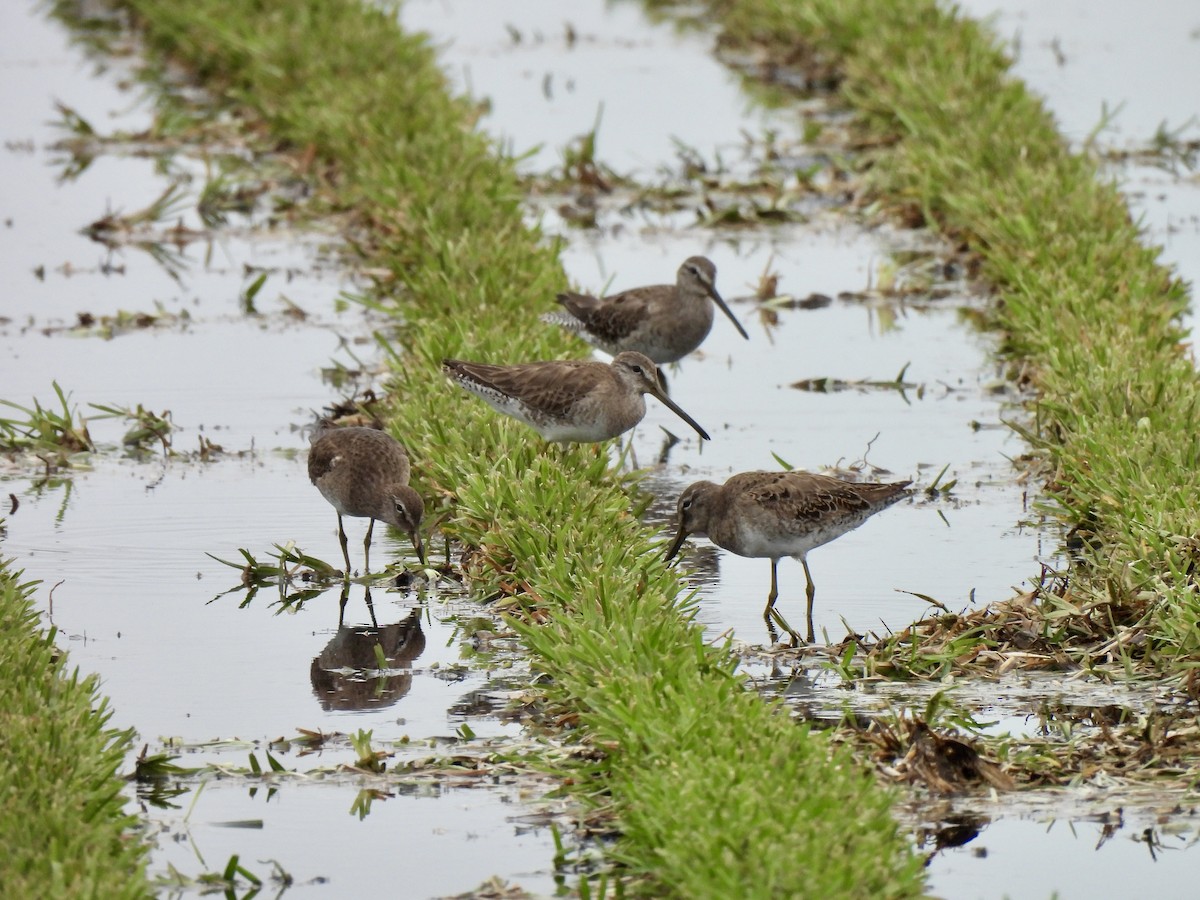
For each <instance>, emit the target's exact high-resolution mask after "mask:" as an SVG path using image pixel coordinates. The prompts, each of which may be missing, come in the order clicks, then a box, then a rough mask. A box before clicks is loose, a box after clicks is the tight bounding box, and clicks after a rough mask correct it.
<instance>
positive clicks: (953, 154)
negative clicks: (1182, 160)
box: [709, 0, 1200, 681]
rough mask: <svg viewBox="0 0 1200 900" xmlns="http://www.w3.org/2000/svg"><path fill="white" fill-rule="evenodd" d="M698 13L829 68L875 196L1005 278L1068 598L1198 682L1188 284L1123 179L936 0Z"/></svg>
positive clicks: (818, 1)
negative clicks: (1031, 391)
mask: <svg viewBox="0 0 1200 900" xmlns="http://www.w3.org/2000/svg"><path fill="white" fill-rule="evenodd" d="M709 8H710V13H711V15H712V16H713V17H715V18H717V19H719V20H720V21H721V23H722V24H723V27H724V29H725V31H724V35H723V41H724V42H725V43H727V44H732V45H735V46H739V47H745V46H748V45H754V46H756V47H757V48H758V49H759V51H760V52H763V51H765V52H767V53H769V54H772V55H773V56H775V57H776V58H778V59H781V60H785V61H789V62H792V63H798V64H800V65H802V66H804V67H806V68H809V69H811V70H812V71H814V72H816V73H822V74H827V73H828V72H830V71H833V72H836V73H837V76H836V77H837V80H838V82H839V86H840V90H841V92H842V93H843V94H844V96H845V97H846V98H847V99H848V100H849V102H850V103H851V104H852V105H853V106H854V107H856V108H857V110H858V111H859V113H860V114H861V121H862V123H863V125H864V127H865V128H866V129H867V130H868V132H869V137H868V138H867V139H866V140H864V144H866V145H884V146H886V148H887V149H886V150H885V151H883V152H879V153H877V154H874V155H873V156H871V157H870V164H871V168H870V171H869V173H868V178H869V181H870V184H871V186H872V188H873V190H874V192H875V195H876V197H877V198H878V199H879V200H880V201H881V203H882V204H883V205H884V206H888V207H891V208H893V209H895V210H896V211H898V212H900V213H901V214H902V215H903V217H904V218H905V219H906V220H909V221H911V220H914V219H917V220H920V219H924V220H925V221H927V222H929V223H930V224H932V225H934V226H936V227H938V228H940V229H941V230H942V231H944V232H945V233H946V234H948V235H949V236H950V237H951V238H952V239H954V240H956V241H959V242H962V243H965V244H966V245H968V246H969V247H970V248H971V249H972V250H973V251H975V252H977V253H978V254H979V255H980V257H981V258H982V261H983V266H982V274H983V276H984V277H986V278H987V279H989V280H990V281H992V282H993V283H994V284H995V285H996V286H997V287H998V289H999V296H998V298H997V302H996V303H995V304H994V306H993V309H992V316H991V318H992V324H993V325H994V326H995V327H996V328H997V329H999V330H1001V331H1002V332H1003V333H1004V335H1005V340H1004V345H1003V350H1004V352H1005V353H1006V354H1007V355H1008V356H1010V357H1011V358H1013V359H1015V360H1019V361H1020V363H1021V372H1022V374H1023V376H1024V377H1027V378H1029V379H1030V380H1031V382H1032V384H1033V386H1034V387H1036V389H1037V393H1038V399H1037V401H1036V402H1035V403H1034V404H1033V406H1032V410H1031V416H1030V419H1031V421H1028V422H1027V423H1025V424H1023V425H1020V426H1018V427H1019V430H1021V431H1022V433H1023V434H1025V435H1026V436H1027V437H1028V439H1029V440H1030V441H1031V442H1032V443H1033V444H1034V445H1035V446H1036V447H1039V448H1041V449H1043V450H1044V451H1046V452H1047V453H1048V456H1049V458H1050V460H1051V464H1052V467H1051V474H1050V477H1049V497H1050V499H1051V501H1052V503H1053V511H1054V512H1055V513H1056V514H1057V515H1058V516H1059V517H1060V518H1061V519H1062V520H1063V521H1064V522H1065V523H1067V524H1068V525H1069V526H1072V527H1074V528H1076V529H1077V530H1078V531H1079V533H1080V534H1081V535H1082V536H1083V538H1084V541H1083V545H1082V548H1081V550H1080V558H1079V560H1078V563H1077V564H1076V565H1075V566H1074V567H1073V570H1072V573H1071V576H1072V578H1071V583H1070V588H1069V591H1068V596H1067V600H1068V601H1069V603H1071V604H1073V605H1074V606H1075V607H1077V608H1079V609H1081V610H1084V611H1085V613H1086V615H1087V616H1089V617H1090V618H1092V619H1097V618H1103V619H1105V620H1106V621H1108V622H1109V623H1110V632H1111V634H1110V636H1111V635H1120V634H1121V633H1122V632H1128V633H1129V635H1130V636H1133V635H1137V636H1138V637H1137V639H1136V640H1134V639H1131V640H1129V641H1126V642H1125V643H1126V644H1127V645H1128V646H1129V647H1131V648H1135V649H1132V650H1130V652H1129V653H1127V654H1125V655H1123V657H1122V660H1121V662H1122V663H1125V664H1132V665H1133V666H1134V667H1135V668H1140V669H1142V670H1143V671H1145V670H1149V671H1153V672H1169V673H1173V674H1176V675H1188V676H1189V677H1190V678H1191V680H1193V681H1195V680H1196V679H1195V677H1194V673H1195V672H1196V670H1197V668H1198V667H1200V591H1198V589H1197V582H1196V576H1195V569H1196V562H1197V559H1198V551H1197V547H1198V546H1200V543H1198V538H1197V535H1198V532H1200V529H1198V526H1197V519H1196V513H1195V496H1196V494H1197V490H1198V489H1200V433H1198V430H1197V428H1196V420H1197V408H1198V402H1200V382H1198V380H1197V377H1196V372H1195V368H1194V362H1193V360H1192V358H1191V356H1190V354H1189V353H1188V352H1187V351H1186V349H1185V348H1184V346H1183V345H1182V344H1181V340H1182V339H1183V338H1184V332H1183V330H1182V327H1181V323H1180V315H1181V314H1182V313H1183V312H1184V310H1185V309H1186V306H1187V302H1188V295H1187V288H1186V285H1184V284H1183V283H1182V282H1181V281H1180V280H1179V279H1177V278H1175V277H1173V276H1172V275H1171V273H1170V272H1168V271H1167V270H1165V269H1164V268H1163V267H1162V266H1160V265H1158V264H1157V262H1156V258H1157V256H1158V254H1159V248H1157V247H1153V246H1147V245H1145V244H1144V243H1143V242H1142V238H1143V234H1142V232H1141V229H1140V228H1139V226H1138V224H1137V223H1135V222H1133V221H1132V220H1131V218H1130V215H1129V211H1128V209H1127V207H1126V205H1125V202H1124V200H1123V198H1122V197H1121V195H1120V193H1119V191H1118V190H1117V188H1116V186H1115V185H1113V184H1111V183H1110V182H1109V181H1108V180H1107V179H1105V178H1103V177H1102V176H1101V174H1100V172H1099V170H1098V164H1097V162H1096V161H1095V159H1094V158H1093V157H1092V156H1091V155H1089V154H1088V153H1086V152H1085V153H1073V152H1072V151H1071V149H1070V148H1069V147H1068V146H1067V145H1066V142H1065V141H1064V140H1063V138H1062V137H1061V136H1060V135H1059V134H1058V132H1057V131H1056V129H1055V126H1054V122H1053V120H1052V118H1051V116H1050V115H1049V113H1047V111H1046V110H1045V108H1044V107H1043V105H1042V103H1041V101H1040V100H1039V99H1037V98H1036V97H1034V96H1033V95H1031V94H1030V93H1029V92H1028V91H1027V90H1026V88H1025V87H1024V85H1023V84H1022V83H1021V82H1019V81H1018V80H1016V79H1014V78H1013V77H1011V75H1010V74H1009V72H1008V69H1009V64H1010V63H1009V60H1008V58H1007V57H1006V56H1005V54H1004V52H1003V51H1002V50H1001V49H999V45H998V43H997V41H996V39H995V37H994V36H993V35H992V34H991V33H990V32H989V31H988V30H987V29H986V28H985V27H984V26H982V25H980V24H978V23H976V22H973V21H971V20H969V19H966V18H964V17H963V16H962V15H961V14H960V13H958V12H957V11H955V10H953V9H948V8H946V7H945V6H944V5H943V4H939V3H936V2H933V0H898V2H897V0H739V2H737V3H733V2H730V0H715V2H713V3H711V4H709ZM1046 599H1047V600H1050V599H1051V598H1046ZM1052 611H1053V612H1054V614H1055V617H1058V616H1059V614H1061V604H1060V603H1058V599H1057V598H1054V599H1053V602H1052ZM1047 627H1049V626H1047ZM1143 636H1144V637H1145V638H1148V640H1143V639H1142V637H1143Z"/></svg>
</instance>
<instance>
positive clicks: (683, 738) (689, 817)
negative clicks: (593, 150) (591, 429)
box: [124, 0, 923, 897]
mask: <svg viewBox="0 0 1200 900" xmlns="http://www.w3.org/2000/svg"><path fill="white" fill-rule="evenodd" d="M124 5H125V6H127V7H128V8H130V9H133V10H135V11H136V13H137V15H138V17H139V22H140V24H141V27H142V28H143V30H144V33H145V35H146V39H147V41H148V42H149V44H150V46H152V47H153V48H156V49H158V50H160V51H163V52H165V53H168V54H170V55H171V56H172V57H174V58H175V59H177V60H180V61H183V62H184V63H185V64H187V65H188V66H190V67H191V68H192V69H193V70H194V71H196V72H198V73H199V74H200V75H201V76H202V77H203V78H204V79H205V82H206V84H207V86H208V87H209V88H210V89H211V90H213V91H215V92H218V93H221V94H223V95H224V96H225V97H227V98H228V99H230V100H231V101H234V102H236V103H238V104H241V105H244V106H246V107H248V108H250V109H251V110H252V111H253V112H254V113H255V114H256V115H257V116H258V117H260V118H261V119H263V120H264V121H265V122H266V124H267V126H268V128H269V130H270V133H271V135H272V136H273V137H274V139H276V140H278V141H279V142H280V143H281V144H283V145H285V146H292V147H294V148H297V149H298V150H299V151H300V152H304V151H305V150H308V151H309V152H311V153H312V154H313V156H314V158H315V160H316V164H317V165H319V166H321V167H322V169H323V170H326V171H328V172H329V173H330V183H331V188H332V189H333V190H335V191H336V193H335V197H336V201H335V202H337V203H338V204H340V205H344V206H346V207H347V208H349V209H352V210H353V211H354V213H355V214H356V216H357V221H358V229H359V230H358V231H357V232H356V240H357V246H358V248H359V251H360V252H361V253H362V254H363V256H364V258H365V259H366V261H367V263H368V265H369V266H370V267H371V268H372V269H378V268H387V269H389V270H390V271H391V272H393V273H394V274H395V281H394V282H390V283H388V284H386V285H383V286H381V287H380V288H379V289H378V290H377V291H376V292H374V293H373V294H372V296H371V297H370V298H369V299H370V302H371V303H373V304H374V305H377V306H379V307H381V308H384V309H390V310H393V311H394V312H395V314H396V317H397V322H398V332H399V338H398V340H397V345H398V346H400V347H402V348H403V349H402V350H398V351H392V354H391V359H392V363H393V367H394V378H393V380H392V383H391V385H390V386H391V388H392V396H393V398H394V409H393V413H394V421H393V423H392V427H393V430H394V431H395V433H396V434H397V435H398V436H399V437H401V439H402V440H404V441H405V443H406V444H407V445H408V447H409V448H410V450H411V451H412V452H413V455H414V456H415V458H416V460H417V477H418V480H419V481H420V482H421V485H422V487H423V489H424V491H425V493H426V496H427V497H428V498H430V501H431V502H436V498H437V497H439V496H441V497H445V498H447V499H448V500H449V501H451V502H452V508H453V517H452V518H451V520H450V521H449V523H448V525H447V528H448V529H450V530H452V531H454V532H455V533H456V534H457V535H458V536H460V537H461V538H462V539H463V540H465V541H466V542H468V543H469V544H472V545H474V546H476V547H478V548H479V549H480V551H481V552H480V553H479V554H478V556H477V559H478V560H479V564H478V565H477V566H476V568H475V571H476V572H477V575H478V577H479V578H480V580H481V581H482V582H484V584H485V586H486V587H487V588H489V589H494V590H497V591H501V592H506V593H516V594H517V595H518V596H519V597H520V598H521V602H523V603H525V604H527V605H528V607H529V614H530V617H529V619H528V621H527V623H526V624H525V626H524V627H523V632H524V634H525V637H526V640H527V641H528V643H529V646H530V647H531V649H532V650H533V651H534V654H535V657H534V663H535V665H536V666H538V667H539V668H541V669H543V670H544V671H546V672H548V673H550V674H551V675H552V676H553V679H552V681H553V685H554V688H553V690H554V692H555V697H556V698H557V699H558V700H559V701H560V702H561V703H563V704H566V705H567V706H569V707H570V708H571V709H573V710H576V711H577V712H578V716H579V721H580V724H581V728H582V731H583V733H584V734H586V735H587V736H589V737H591V738H593V739H595V740H597V741H603V742H604V746H605V747H606V748H608V749H609V750H610V753H609V756H608V760H607V764H606V767H605V769H604V771H605V772H607V774H608V777H607V778H605V779H604V780H603V783H602V784H600V785H589V786H588V789H589V790H592V789H594V790H595V791H596V792H598V793H599V794H600V795H601V798H602V799H601V801H600V802H603V803H605V804H606V805H608V804H611V806H612V808H613V809H614V810H615V812H616V814H617V817H618V826H619V828H620V829H621V830H622V833H623V836H622V839H621V840H620V841H619V842H618V844H617V846H616V849H615V850H614V851H613V852H614V855H615V856H616V857H617V858H618V859H620V860H623V861H625V862H627V863H628V864H629V865H630V866H631V867H633V870H634V872H635V874H637V875H638V876H639V877H641V878H642V879H649V881H650V882H651V885H652V887H651V888H649V889H650V890H652V891H653V893H654V894H655V895H656V896H664V895H674V896H687V897H700V896H739V897H751V896H762V897H768V896H772V897H773V896H789V897H802V896H813V897H817V896H820V897H827V896H889V897H893V896H894V897H900V896H911V895H914V894H916V893H919V892H920V888H921V882H922V877H923V876H922V874H921V872H922V870H921V866H920V860H919V858H917V857H916V856H915V855H914V854H913V853H912V851H911V848H910V846H909V845H908V843H907V842H906V841H905V840H904V838H903V837H902V836H901V835H900V834H899V832H898V829H897V826H896V823H895V821H894V820H893V819H892V817H891V815H890V812H889V803H890V794H888V793H887V792H885V791H883V790H881V789H880V788H879V787H878V786H877V785H876V784H875V783H874V781H873V779H872V778H871V777H870V776H869V775H868V774H867V773H866V772H865V771H864V770H863V769H862V768H861V767H859V766H858V765H857V764H855V763H853V762H852V761H851V760H850V759H849V758H848V757H847V756H846V755H845V754H844V753H842V752H841V751H835V750H834V749H832V747H831V745H830V743H829V742H828V741H827V740H826V739H825V738H824V737H822V736H820V735H817V734H812V733H810V732H808V731H807V730H806V729H803V728H800V727H798V726H796V725H795V724H794V723H792V721H791V720H790V719H789V718H788V716H787V715H786V714H785V713H784V712H783V711H782V710H781V709H779V708H778V707H776V706H772V705H768V704H764V703H763V702H762V701H761V700H760V699H759V698H757V697H756V696H753V695H752V694H750V693H748V692H747V691H746V690H745V688H744V686H743V685H742V683H741V682H740V680H739V679H737V678H736V677H734V675H733V674H732V672H733V668H734V663H733V660H732V658H731V657H730V655H729V654H728V652H726V651H725V650H714V649H711V648H708V647H706V646H704V645H703V643H702V641H701V637H700V630H699V628H698V627H697V626H696V625H695V623H694V622H693V621H692V610H691V608H690V607H688V606H686V604H684V603H683V602H682V601H681V599H680V597H681V585H680V582H679V579H678V576H677V575H676V574H674V573H673V572H672V571H670V570H668V569H667V568H666V566H665V565H664V564H663V561H662V558H661V557H662V547H661V545H659V544H658V543H656V536H655V535H654V534H653V533H651V532H650V531H649V530H648V529H646V528H645V527H644V526H642V525H641V524H640V522H639V521H638V520H637V518H636V512H637V510H636V509H635V508H634V507H635V505H636V503H635V501H633V500H632V499H631V497H630V495H629V493H628V492H627V488H628V483H627V482H628V478H627V477H625V476H621V475H618V474H617V473H616V472H615V471H613V468H612V466H611V463H610V460H609V457H608V455H607V454H605V453H599V452H597V451H596V450H595V448H591V447H582V448H581V447H574V448H571V449H569V450H566V451H562V450H560V449H558V448H548V447H546V446H545V445H544V444H543V443H542V442H541V441H540V439H538V438H537V437H536V436H535V435H534V434H533V433H532V432H531V431H529V430H528V429H526V428H524V427H523V426H520V425H517V424H516V423H513V422H510V421H507V420H501V419H500V418H498V417H497V416H496V415H495V414H494V413H493V412H492V411H491V410H490V409H488V408H487V407H486V406H485V405H484V404H483V403H481V402H479V401H478V400H476V399H474V398H471V397H470V396H468V395H467V394H466V393H465V392H463V391H461V390H459V389H458V388H455V387H452V386H450V385H448V384H447V383H446V381H445V379H444V378H443V377H442V375H441V374H440V371H439V362H440V360H441V358H442V357H444V356H461V357H466V358H477V359H484V360H513V359H537V358H548V357H555V356H564V355H568V354H571V353H575V354H579V353H581V352H582V351H581V345H579V344H577V343H574V342H573V339H572V338H570V337H569V336H567V335H565V334H564V333H562V332H561V330H559V329H551V328H546V327H545V326H543V325H542V324H541V323H539V322H538V320H537V314H538V313H539V312H540V311H542V310H544V309H546V308H547V303H548V302H549V301H550V299H551V298H552V297H553V296H554V293H555V292H556V291H558V290H561V289H562V288H563V287H564V286H565V278H564V276H563V272H562V269H561V266H560V265H559V263H558V254H557V246H556V244H555V243H553V242H551V241H547V240H546V239H545V238H544V236H543V235H541V234H540V233H539V231H538V230H537V229H536V228H533V227H530V226H528V225H527V224H526V222H525V210H524V208H523V204H522V200H523V196H522V192H521V188H520V184H519V182H518V180H517V177H516V174H515V170H514V166H513V164H512V162H511V161H510V160H508V159H505V158H503V157H502V156H501V155H500V154H498V153H497V151H496V148H495V147H494V146H492V144H491V142H490V141H489V140H488V139H487V138H485V137H483V136H481V135H480V134H478V133H476V132H475V131H473V130H472V129H471V127H470V126H471V121H472V116H473V109H472V108H471V107H470V105H469V104H467V103H465V102H463V101H461V100H457V99H453V98H451V97H449V96H448V94H447V92H446V88H445V84H444V81H443V78H442V76H441V74H440V73H439V72H438V70H437V68H436V65H435V60H434V57H433V54H432V52H431V51H430V50H429V48H428V46H427V44H426V43H425V42H424V41H423V40H420V39H418V38H414V37H410V36H406V35H404V34H402V33H401V32H400V30H399V29H398V27H397V25H396V21H395V16H394V11H393V10H387V9H384V10H381V9H379V8H376V7H373V6H369V5H366V4H360V3H357V2H349V0H328V2H324V3H320V4H312V3H307V2H301V0H291V2H287V0H280V2H276V3H273V4H268V5H260V4H246V3H242V2H239V0H196V2H191V3H187V4H180V3H177V2H174V0H170V2H167V0H125V2H124ZM385 346H389V349H390V345H387V344H385ZM535 623H540V624H535Z"/></svg>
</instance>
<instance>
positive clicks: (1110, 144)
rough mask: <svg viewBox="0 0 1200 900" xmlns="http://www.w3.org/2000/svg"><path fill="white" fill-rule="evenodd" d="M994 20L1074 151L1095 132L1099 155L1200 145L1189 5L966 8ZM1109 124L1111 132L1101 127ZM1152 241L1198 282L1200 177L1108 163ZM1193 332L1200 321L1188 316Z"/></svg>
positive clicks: (1007, 3) (1197, 60)
mask: <svg viewBox="0 0 1200 900" xmlns="http://www.w3.org/2000/svg"><path fill="white" fill-rule="evenodd" d="M958 5H959V6H960V7H961V8H962V10H963V11H964V12H965V13H967V14H968V15H971V16H974V17H984V16H989V17H993V21H994V27H995V30H996V32H997V34H998V35H1000V36H1001V38H1003V39H1004V40H1005V41H1007V42H1008V44H1009V46H1010V48H1011V49H1013V50H1014V51H1015V52H1014V54H1013V55H1014V57H1015V66H1014V73H1015V74H1016V75H1017V76H1018V77H1020V78H1021V79H1023V80H1024V81H1025V83H1026V84H1028V85H1029V86H1030V87H1031V88H1032V89H1033V90H1034V91H1035V92H1036V93H1038V94H1039V95H1041V96H1042V97H1043V98H1044V99H1045V101H1046V105H1047V106H1048V108H1049V109H1050V111H1051V112H1052V113H1053V114H1054V118H1055V120H1056V121H1057V122H1058V125H1059V128H1060V129H1061V130H1062V132H1063V133H1064V134H1065V135H1066V136H1067V137H1068V138H1069V139H1070V140H1071V141H1072V142H1073V143H1075V144H1076V145H1080V144H1082V143H1083V142H1084V141H1085V140H1087V138H1088V136H1089V135H1091V134H1092V133H1093V132H1097V129H1100V130H1099V131H1098V132H1097V133H1096V135H1095V142H1096V145H1097V146H1098V148H1099V149H1101V150H1118V151H1129V150H1138V149H1145V148H1148V147H1150V146H1151V145H1152V144H1153V143H1154V139H1155V135H1156V133H1157V132H1159V131H1160V130H1161V131H1162V132H1164V133H1165V134H1171V135H1174V136H1176V137H1177V138H1178V139H1179V140H1181V141H1191V142H1195V141H1197V140H1200V96H1198V95H1197V93H1196V85H1197V84H1200V10H1198V9H1197V7H1196V4H1195V3H1192V2H1190V0H1158V2H1156V3H1149V4H1135V3H1129V2H1126V0H1098V2H1090V0H1058V2H1055V3H1041V2H1038V0H964V2H960V3H959V4H958ZM1106 118H1107V119H1108V121H1107V123H1106V125H1105V127H1103V128H1101V127H1100V126H1101V123H1102V122H1104V121H1105V119H1106ZM1107 171H1108V173H1109V174H1110V175H1111V176H1112V177H1113V178H1114V179H1115V180H1116V181H1117V183H1118V184H1119V185H1120V186H1121V189H1122V191H1123V193H1124V194H1125V196H1126V197H1127V198H1128V201H1129V206H1130V210H1131V212H1132V214H1133V216H1134V218H1135V219H1136V220H1138V221H1140V223H1141V224H1142V226H1143V227H1144V228H1145V231H1146V240H1147V242H1149V243H1152V244H1156V245H1158V246H1161V247H1162V248H1163V254H1162V261H1163V263H1164V264H1166V265H1169V266H1171V267H1172V268H1174V269H1175V271H1177V272H1178V273H1179V275H1180V276H1181V277H1182V278H1184V279H1185V280H1187V281H1188V282H1190V283H1191V284H1193V285H1195V284H1197V283H1198V282H1200V176H1198V175H1197V172H1196V169H1195V168H1194V166H1193V167H1192V168H1188V167H1187V166H1181V167H1178V168H1174V167H1170V166H1168V167H1164V166H1162V165H1155V164H1153V163H1149V162H1138V161H1136V160H1135V161H1126V162H1110V163H1109V165H1108V167H1107ZM1187 324H1188V327H1189V328H1191V329H1192V330H1193V331H1194V330H1195V327H1196V323H1195V312H1194V310H1193V312H1192V313H1191V314H1190V315H1189V316H1188V319H1187Z"/></svg>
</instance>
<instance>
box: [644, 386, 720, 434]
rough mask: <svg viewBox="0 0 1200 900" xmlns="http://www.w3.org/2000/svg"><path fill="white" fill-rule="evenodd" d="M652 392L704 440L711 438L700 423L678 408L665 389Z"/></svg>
mask: <svg viewBox="0 0 1200 900" xmlns="http://www.w3.org/2000/svg"><path fill="white" fill-rule="evenodd" d="M653 393H654V396H655V397H657V398H658V400H659V402H661V403H662V404H663V405H664V406H665V407H666V408H667V409H669V410H670V411H671V412H673V413H675V415H677V416H679V418H681V419H683V421H685V422H687V423H688V424H689V425H691V426H692V427H693V428H694V429H696V434H698V435H700V437H702V438H704V440H706V441H711V440H712V438H710V437H709V436H708V432H707V431H705V430H704V429H703V428H701V427H700V423H699V422H697V421H696V420H695V419H693V418H692V417H691V416H689V415H688V414H687V413H685V412H684V411H683V410H682V409H681V408H680V406H679V404H678V403H676V402H675V401H674V400H672V399H671V398H670V397H668V396H667V392H666V391H664V390H661V389H660V390H656V391H654V392H653Z"/></svg>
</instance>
